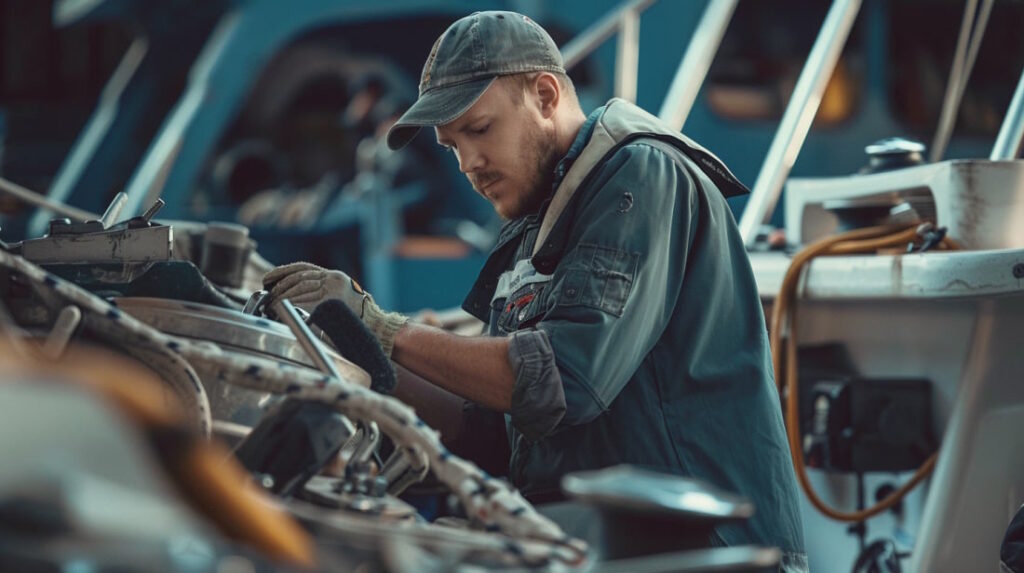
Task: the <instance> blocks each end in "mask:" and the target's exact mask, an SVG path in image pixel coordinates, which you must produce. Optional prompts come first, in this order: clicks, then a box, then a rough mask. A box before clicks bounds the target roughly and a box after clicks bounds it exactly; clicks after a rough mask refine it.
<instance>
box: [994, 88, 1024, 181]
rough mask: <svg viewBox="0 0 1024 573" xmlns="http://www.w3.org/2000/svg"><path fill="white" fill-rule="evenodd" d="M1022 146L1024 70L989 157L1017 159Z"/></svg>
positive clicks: (1023, 138) (997, 159)
mask: <svg viewBox="0 0 1024 573" xmlns="http://www.w3.org/2000/svg"><path fill="white" fill-rule="evenodd" d="M1021 148H1024V72H1022V73H1021V75H1020V81H1019V82H1017V91H1015V92H1013V100H1011V101H1010V107H1009V108H1008V109H1007V110H1006V117H1005V118H1003V125H1002V127H1000V128H999V136H998V137H996V144H995V146H994V147H993V148H992V154H991V155H990V156H989V159H991V160H992V161H1000V160H1006V159H1017V158H1018V157H1020V152H1021Z"/></svg>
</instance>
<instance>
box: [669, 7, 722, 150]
mask: <svg viewBox="0 0 1024 573" xmlns="http://www.w3.org/2000/svg"><path fill="white" fill-rule="evenodd" d="M737 1H738V0H711V1H710V2H708V7H707V8H705V9H704V16H702V17H701V20H700V23H699V24H698V25H697V30H696V31H695V32H694V33H693V37H692V38H690V44H689V46H688V47H687V48H686V52H685V53H684V55H683V59H682V61H681V62H679V69H678V70H676V75H675V78H673V79H672V85H671V86H670V87H669V88H668V94H667V95H666V96H665V101H664V102H663V103H662V104H661V111H659V112H658V117H659V118H660V119H661V120H662V121H664V122H665V123H667V124H668V125H669V126H671V127H672V128H673V129H675V130H681V129H683V124H685V123H686V118H687V116H689V115H690V109H691V108H692V107H693V102H694V101H696V99H697V93H698V92H700V88H701V86H702V85H703V84H704V78H705V77H706V76H707V74H708V69H709V68H711V61H712V60H714V58H715V54H716V53H718V46H719V45H720V44H721V43H722V37H723V36H725V30H726V28H728V27H729V21H730V20H732V15H733V12H734V11H735V9H736V3H737Z"/></svg>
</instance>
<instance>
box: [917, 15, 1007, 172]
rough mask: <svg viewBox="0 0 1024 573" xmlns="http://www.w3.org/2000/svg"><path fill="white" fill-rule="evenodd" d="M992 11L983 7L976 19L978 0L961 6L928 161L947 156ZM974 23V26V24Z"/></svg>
mask: <svg viewBox="0 0 1024 573" xmlns="http://www.w3.org/2000/svg"><path fill="white" fill-rule="evenodd" d="M989 2H991V0H989ZM991 9H992V7H991V5H990V4H988V5H987V11H986V10H985V8H983V15H982V16H977V14H978V0H967V5H966V6H965V7H964V16H963V19H962V20H961V21H960V35H959V37H958V38H957V42H956V50H955V51H954V53H953V63H952V66H951V67H950V70H949V80H948V81H947V82H946V95H945V97H944V98H943V100H942V111H941V113H940V114H939V125H938V127H936V128H935V136H934V137H933V138H932V145H931V149H929V154H928V160H929V161H932V162H935V161H941V160H942V157H943V156H944V155H945V154H946V147H947V146H948V145H949V139H950V137H952V135H953V128H954V127H955V125H956V117H957V115H958V112H959V111H960V101H961V100H962V99H963V95H964V89H965V87H966V85H967V79H968V78H969V77H970V75H971V69H972V68H973V67H974V57H976V56H977V54H978V49H979V47H980V45H981V36H979V35H978V34H982V35H984V27H985V24H986V23H987V20H988V12H991ZM976 16H977V20H976ZM976 21H977V24H975V22H976ZM979 29H980V31H979ZM972 53H973V54H972Z"/></svg>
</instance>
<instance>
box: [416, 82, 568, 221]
mask: <svg viewBox="0 0 1024 573" xmlns="http://www.w3.org/2000/svg"><path fill="white" fill-rule="evenodd" d="M503 81H507V80H503V79H499V80H498V81H496V82H494V83H493V84H491V87H490V88H488V90H487V91H486V92H484V95H482V96H480V99H479V100H477V102H476V103H475V104H473V107H471V108H469V110H468V111H466V113H464V114H462V116H461V117H459V118H458V119H456V120H455V121H453V122H451V123H447V124H445V125H442V126H439V127H437V128H435V130H436V132H437V142H438V144H440V145H442V146H444V147H446V148H448V149H450V150H451V151H452V152H453V153H454V154H455V157H456V158H457V159H458V160H459V170H460V171H462V172H463V173H465V174H466V177H467V178H468V179H469V182H470V183H472V184H473V188H474V189H475V190H476V192H477V193H479V194H481V195H482V196H483V197H484V198H486V199H487V200H488V201H490V202H491V204H492V205H494V210H495V211H497V212H498V215H499V216H501V217H502V218H504V219H515V218H517V217H522V216H524V215H528V214H530V213H533V212H536V211H537V209H539V208H540V205H541V203H543V201H544V199H546V198H547V197H548V196H549V195H550V193H551V183H552V178H553V171H554V168H555V165H556V164H557V163H558V154H557V152H556V145H555V135H554V129H553V126H552V125H551V120H550V119H546V118H544V117H543V115H542V114H541V113H540V111H539V107H538V106H537V105H536V103H535V102H534V100H533V98H531V97H529V95H527V97H526V98H525V101H520V100H518V99H517V98H516V97H515V96H514V95H513V94H512V93H510V89H506V87H505V86H503V85H501V82H503Z"/></svg>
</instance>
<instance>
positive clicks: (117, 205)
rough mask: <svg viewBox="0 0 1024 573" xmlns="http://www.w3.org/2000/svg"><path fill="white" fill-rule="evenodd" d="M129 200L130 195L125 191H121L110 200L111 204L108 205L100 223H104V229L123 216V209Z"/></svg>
mask: <svg viewBox="0 0 1024 573" xmlns="http://www.w3.org/2000/svg"><path fill="white" fill-rule="evenodd" d="M127 202H128V195H126V194H125V192H124V191H119V192H118V193H117V195H114V199H113V200H112V201H111V202H110V205H107V210H106V211H104V212H103V216H102V217H100V223H102V224H103V228H104V229H106V228H107V227H109V226H111V225H113V224H114V223H116V222H117V221H118V217H120V216H121V210H122V209H124V205H125V203H127Z"/></svg>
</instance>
